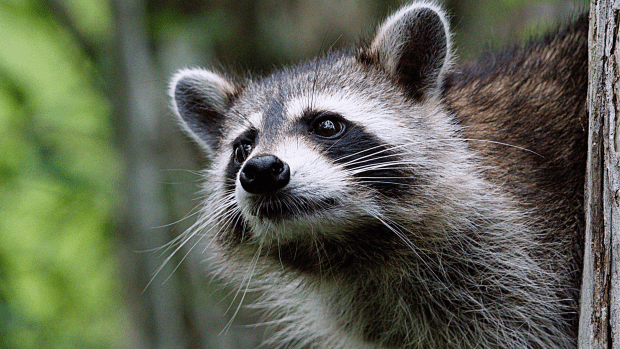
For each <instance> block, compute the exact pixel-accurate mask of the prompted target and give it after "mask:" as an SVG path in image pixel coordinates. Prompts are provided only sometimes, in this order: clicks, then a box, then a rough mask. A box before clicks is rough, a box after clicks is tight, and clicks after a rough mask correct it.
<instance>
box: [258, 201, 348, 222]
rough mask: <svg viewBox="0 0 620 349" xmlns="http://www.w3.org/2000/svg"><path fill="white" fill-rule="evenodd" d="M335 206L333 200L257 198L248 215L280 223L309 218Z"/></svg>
mask: <svg viewBox="0 0 620 349" xmlns="http://www.w3.org/2000/svg"><path fill="white" fill-rule="evenodd" d="M336 205H337V201H336V200H335V199H331V198H326V199H308V198H303V197H289V196H269V197H266V196H259V197H257V198H256V199H255V201H254V203H253V205H252V207H251V209H250V214H251V215H252V216H255V217H258V218H262V219H268V220H272V221H276V222H277V221H281V220H285V219H294V218H300V217H303V216H309V215H312V214H315V213H317V212H320V211H325V210H327V209H329V208H331V207H334V206H336Z"/></svg>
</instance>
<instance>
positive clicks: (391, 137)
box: [285, 94, 407, 145]
mask: <svg viewBox="0 0 620 349" xmlns="http://www.w3.org/2000/svg"><path fill="white" fill-rule="evenodd" d="M308 110H316V111H329V112H333V113H337V114H340V115H342V116H343V117H344V118H345V119H347V120H348V121H351V122H353V123H356V124H359V125H362V126H365V127H367V128H368V129H369V130H373V132H374V133H376V134H377V135H378V136H380V137H381V138H383V139H384V141H386V142H388V143H390V144H393V145H398V144H402V143H403V142H407V138H406V137H405V134H406V133H405V132H394V130H395V129H404V128H405V127H406V126H405V125H404V124H403V123H402V122H401V120H400V119H399V117H398V116H397V115H395V113H394V112H393V111H391V110H388V109H385V108H382V107H381V105H380V104H378V103H375V102H372V101H370V100H368V99H366V98H364V97H363V96H360V95H353V94H342V95H338V94H316V95H313V96H301V97H297V98H294V99H291V100H290V101H288V102H287V103H286V105H285V111H286V115H287V117H288V118H289V119H299V118H301V117H302V116H303V115H304V113H305V112H307V111H308Z"/></svg>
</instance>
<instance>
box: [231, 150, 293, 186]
mask: <svg viewBox="0 0 620 349" xmlns="http://www.w3.org/2000/svg"><path fill="white" fill-rule="evenodd" d="M290 178H291V171H290V169H289V167H288V165H287V164H286V162H283V161H282V160H280V159H278V158H277V157H276V156H274V155H263V156H257V157H254V158H251V159H250V160H248V162H246V163H245V166H243V168H242V169H241V174H240V175H239V180H240V181H241V186H242V187H243V189H245V190H246V191H247V192H249V193H253V194H264V193H270V192H274V191H276V190H278V189H282V188H284V187H285V186H286V185H287V184H288V182H289V180H290Z"/></svg>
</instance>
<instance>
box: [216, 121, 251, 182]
mask: <svg viewBox="0 0 620 349" xmlns="http://www.w3.org/2000/svg"><path fill="white" fill-rule="evenodd" d="M257 141H258V131H257V130H255V129H249V130H247V131H246V132H244V133H243V134H242V135H241V136H239V137H238V138H237V139H235V141H234V142H233V143H232V145H230V147H231V149H232V156H231V158H230V160H229V161H228V167H227V168H226V184H225V186H224V188H225V189H226V191H227V192H229V191H234V190H235V180H236V179H237V173H238V172H239V170H240V169H241V165H242V164H243V162H244V161H245V159H247V157H248V156H249V155H250V153H251V152H252V149H253V148H254V146H255V145H256V142H257ZM240 160H241V161H240Z"/></svg>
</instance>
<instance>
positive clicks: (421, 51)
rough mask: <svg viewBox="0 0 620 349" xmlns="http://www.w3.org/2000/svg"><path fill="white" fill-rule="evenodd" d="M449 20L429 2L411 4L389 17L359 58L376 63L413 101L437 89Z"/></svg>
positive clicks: (447, 56)
mask: <svg viewBox="0 0 620 349" xmlns="http://www.w3.org/2000/svg"><path fill="white" fill-rule="evenodd" d="M451 46H452V43H451V39H450V32H449V25H448V21H447V20H446V16H445V14H444V13H443V11H442V10H441V9H440V8H439V7H437V6H436V5H433V4H430V3H414V4H411V5H409V6H406V7H404V8H402V9H401V10H399V11H398V12H396V13H395V14H393V15H392V16H391V17H389V18H388V19H387V20H386V21H385V22H384V23H383V25H381V27H379V30H378V31H377V34H376V36H375V38H374V39H373V40H372V42H371V43H370V45H369V46H368V47H366V48H365V49H363V50H362V51H361V52H360V53H359V55H358V60H359V61H360V62H362V63H363V64H367V65H375V66H376V65H378V66H379V67H380V68H382V69H383V70H384V71H385V72H387V73H388V74H390V75H391V76H392V77H393V78H394V79H396V81H398V83H399V84H401V85H402V86H403V87H404V88H405V89H406V90H407V92H408V94H409V95H410V96H411V97H412V98H414V99H415V100H420V99H422V98H424V97H425V96H426V95H428V94H435V93H437V92H439V88H440V86H441V82H442V78H443V73H444V71H445V69H446V68H447V66H448V65H449V62H450V58H451Z"/></svg>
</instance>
